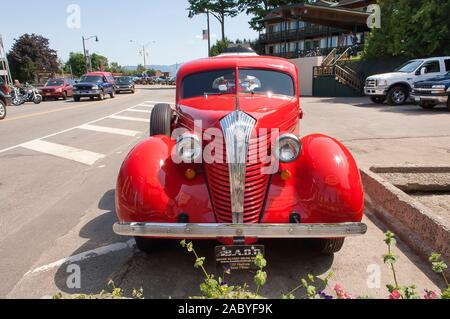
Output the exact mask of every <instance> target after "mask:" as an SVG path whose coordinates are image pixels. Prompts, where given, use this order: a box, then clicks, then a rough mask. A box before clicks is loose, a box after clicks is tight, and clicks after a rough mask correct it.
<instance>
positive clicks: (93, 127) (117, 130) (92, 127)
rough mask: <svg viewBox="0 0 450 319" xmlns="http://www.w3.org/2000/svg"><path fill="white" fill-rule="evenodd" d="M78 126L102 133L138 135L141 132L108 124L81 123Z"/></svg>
mask: <svg viewBox="0 0 450 319" xmlns="http://www.w3.org/2000/svg"><path fill="white" fill-rule="evenodd" d="M77 128H79V129H82V130H87V131H94V132H101V133H110V134H117V135H123V136H136V135H138V134H140V132H138V131H132V130H124V129H120V128H114V127H106V126H97V125H89V124H86V125H81V126H78V127H77Z"/></svg>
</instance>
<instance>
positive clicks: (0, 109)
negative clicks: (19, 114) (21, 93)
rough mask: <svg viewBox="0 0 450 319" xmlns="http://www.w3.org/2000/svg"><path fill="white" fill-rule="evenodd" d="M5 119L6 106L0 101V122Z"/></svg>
mask: <svg viewBox="0 0 450 319" xmlns="http://www.w3.org/2000/svg"><path fill="white" fill-rule="evenodd" d="M5 117H6V104H5V102H3V101H2V100H0V120H3V119H4V118H5Z"/></svg>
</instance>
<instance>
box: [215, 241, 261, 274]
mask: <svg viewBox="0 0 450 319" xmlns="http://www.w3.org/2000/svg"><path fill="white" fill-rule="evenodd" d="M258 254H261V255H263V256H264V246H263V245H249V246H244V245H242V246H217V247H216V248H215V256H216V265H217V268H218V269H224V270H226V269H229V270H250V269H252V270H255V269H257V267H256V265H255V259H256V256H258Z"/></svg>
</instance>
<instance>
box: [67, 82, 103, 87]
mask: <svg viewBox="0 0 450 319" xmlns="http://www.w3.org/2000/svg"><path fill="white" fill-rule="evenodd" d="M94 85H101V83H92V82H80V83H77V84H75V85H74V86H73V87H75V88H76V87H80V86H88V87H93V86H94Z"/></svg>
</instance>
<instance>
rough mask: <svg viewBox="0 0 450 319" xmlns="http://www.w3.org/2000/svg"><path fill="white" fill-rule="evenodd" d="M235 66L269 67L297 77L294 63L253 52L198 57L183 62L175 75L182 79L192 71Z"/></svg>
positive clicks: (232, 67)
mask: <svg viewBox="0 0 450 319" xmlns="http://www.w3.org/2000/svg"><path fill="white" fill-rule="evenodd" d="M235 68H241V69H242V68H255V69H269V70H274V71H280V72H285V73H289V74H290V75H291V76H292V77H294V78H297V76H298V71H297V67H296V65H295V64H294V63H292V62H291V61H289V60H286V59H283V58H278V57H272V56H258V55H254V54H253V55H249V54H246V55H242V54H225V55H221V56H217V57H213V58H205V59H199V60H194V61H192V62H187V63H184V64H183V65H182V66H181V67H180V69H179V71H178V74H177V77H179V78H180V79H182V78H184V77H185V76H187V75H189V74H192V73H199V72H204V71H209V70H223V69H235Z"/></svg>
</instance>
